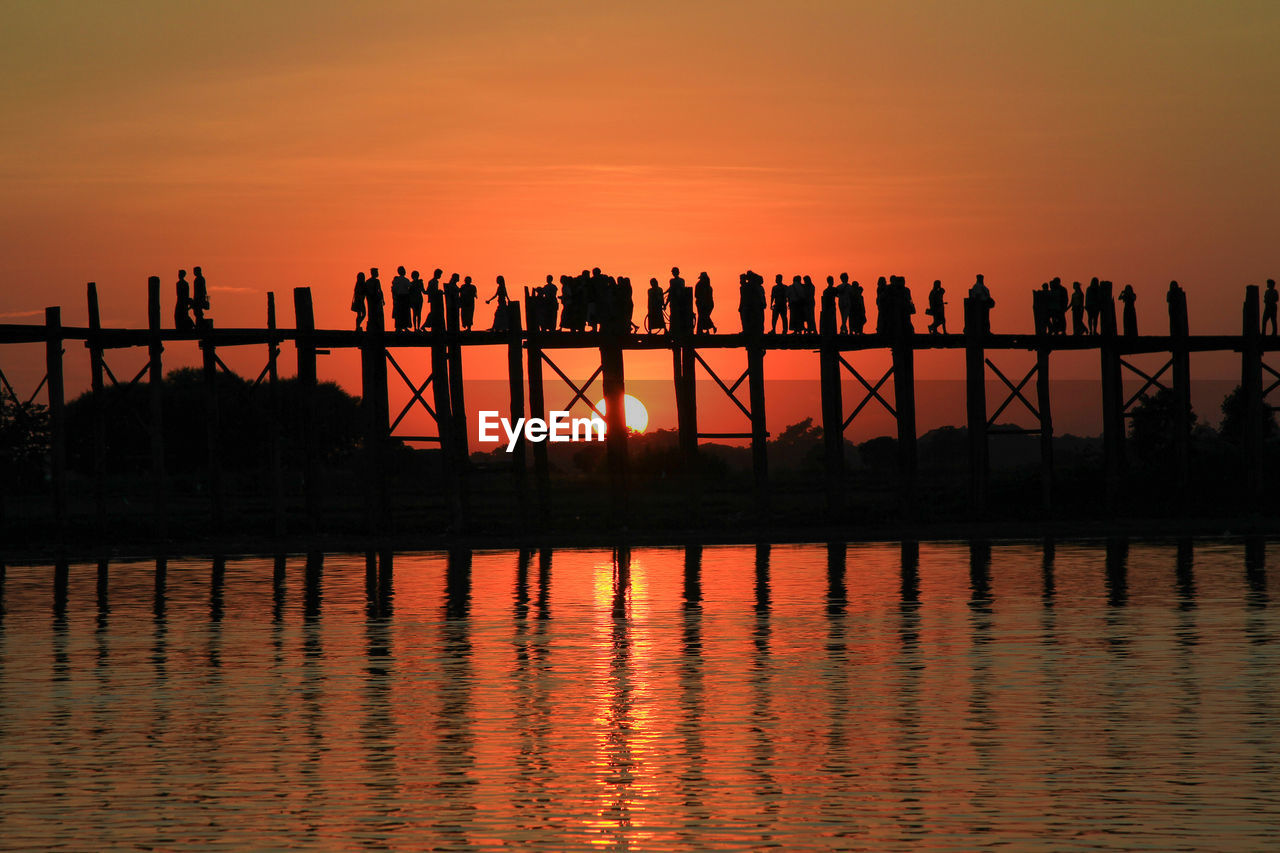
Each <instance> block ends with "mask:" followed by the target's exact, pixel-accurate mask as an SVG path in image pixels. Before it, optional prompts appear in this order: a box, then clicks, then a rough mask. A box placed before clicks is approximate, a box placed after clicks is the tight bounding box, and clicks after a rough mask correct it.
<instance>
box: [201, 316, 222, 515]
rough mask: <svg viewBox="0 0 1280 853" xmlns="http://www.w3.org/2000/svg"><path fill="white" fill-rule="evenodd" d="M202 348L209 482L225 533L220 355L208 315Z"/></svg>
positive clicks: (214, 508)
mask: <svg viewBox="0 0 1280 853" xmlns="http://www.w3.org/2000/svg"><path fill="white" fill-rule="evenodd" d="M200 350H201V353H202V355H203V357H204V423H205V436H206V438H207V441H208V445H209V454H208V464H209V470H208V473H207V476H206V484H207V485H208V488H209V510H210V514H211V516H212V521H213V531H214V532H215V533H222V532H223V524H224V521H225V519H224V516H223V495H222V454H221V452H220V451H221V448H220V447H219V435H218V433H219V429H218V426H219V425H218V355H217V350H216V349H215V348H214V343H213V321H212V320H210V319H208V318H205V321H204V323H203V324H201V327H200Z"/></svg>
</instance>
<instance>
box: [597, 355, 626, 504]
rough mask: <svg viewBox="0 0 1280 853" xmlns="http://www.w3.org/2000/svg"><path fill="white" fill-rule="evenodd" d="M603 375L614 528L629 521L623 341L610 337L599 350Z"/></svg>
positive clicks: (606, 440)
mask: <svg viewBox="0 0 1280 853" xmlns="http://www.w3.org/2000/svg"><path fill="white" fill-rule="evenodd" d="M600 366H601V367H602V368H603V372H604V404H605V413H604V414H605V430H606V431H605V442H606V445H605V451H606V454H607V458H608V464H609V495H610V498H611V500H610V505H611V509H612V517H613V518H612V521H613V524H614V526H615V527H621V526H624V525H625V524H626V519H627V504H628V501H627V497H628V496H627V488H628V484H627V412H626V403H625V396H626V382H625V380H624V377H623V370H622V338H621V336H620V335H609V336H608V337H607V339H606V341H605V343H604V344H602V345H601V347H600Z"/></svg>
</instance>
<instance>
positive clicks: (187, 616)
mask: <svg viewBox="0 0 1280 853" xmlns="http://www.w3.org/2000/svg"><path fill="white" fill-rule="evenodd" d="M1268 562H1269V561H1268V557H1267V555H1266V552H1265V548H1264V546H1263V545H1262V543H1261V542H1249V543H1245V542H1240V541H1214V542H1203V541H1197V542H1195V543H1194V544H1192V543H1191V542H1189V541H1188V542H1181V543H1172V542H1170V543H1159V542H1156V543H1146V542H1133V543H1124V542H1115V541H1113V542H1105V543H1104V542H1083V543H1063V542H1060V543H1058V544H1057V546H1056V548H1055V547H1050V548H1048V549H1046V548H1045V547H1044V546H1043V545H1042V544H1040V543H1030V544H1029V543H1012V542H1011V543H995V544H992V545H981V544H972V545H971V544H969V543H922V544H920V545H918V546H917V545H914V544H911V543H907V544H899V543H888V544H849V545H847V546H846V545H845V544H843V543H841V544H836V545H826V544H818V545H775V546H772V547H767V546H760V547H755V546H734V547H707V548H704V549H694V548H690V549H685V548H637V549H634V550H632V551H630V552H629V553H628V552H625V551H624V552H616V553H615V552H612V551H608V550H557V551H554V552H548V551H541V552H538V551H535V552H528V553H517V552H513V551H483V552H481V551H477V552H474V553H472V552H455V553H452V554H445V553H402V554H395V555H382V556H380V557H368V558H366V556H365V555H349V554H337V555H333V554H330V555H324V556H323V557H320V556H317V555H313V556H311V557H310V558H308V557H306V556H301V555H299V556H290V557H289V558H287V559H284V560H273V559H271V558H266V559H262V558H244V559H240V558H237V559H228V560H225V561H222V560H217V561H214V560H210V559H202V560H185V559H184V560H170V561H168V563H167V566H164V567H163V569H162V571H161V572H159V573H158V572H157V565H156V563H155V561H151V562H125V563H112V564H110V565H109V566H96V565H93V564H88V565H71V566H70V567H68V568H67V569H66V570H65V573H60V572H58V571H56V570H55V569H54V568H53V567H51V566H34V567H31V566H9V567H8V570H7V573H6V577H5V581H4V586H3V607H2V608H0V613H2V614H3V615H2V616H0V847H3V848H5V849H36V848H49V847H57V848H64V849H75V850H98V849H104V848H112V847H115V848H159V849H169V850H185V849H217V848H226V849H246V848H254V849H267V848H310V849H350V848H360V847H369V848H382V847H384V846H389V845H394V846H402V847H411V848H423V849H426V848H430V849H448V850H452V849H459V850H460V849H494V848H499V847H508V848H514V849H547V850H565V849H624V850H670V849H685V850H694V849H709V848H724V849H746V848H752V849H759V848H765V847H775V848H779V849H783V850H802V849H865V848H873V849H908V848H910V849H925V850H973V849H975V848H981V847H995V846H1012V847H1014V848H1016V849H1027V848H1037V847H1039V848H1051V849H1055V850H1070V849H1080V850H1096V849H1133V848H1143V849H1155V850H1172V849H1203V850H1227V849H1253V850H1256V849H1263V848H1273V849H1274V848H1275V847H1277V845H1280V772H1278V771H1280V753H1278V751H1277V746H1278V745H1280V742H1278V736H1280V691H1277V689H1276V686H1277V675H1280V643H1278V642H1277V639H1278V638H1280V619H1278V618H1277V608H1276V607H1275V606H1273V603H1272V601H1271V593H1270V592H1269V589H1270V588H1271V586H1274V582H1275V568H1274V567H1273V566H1269V565H1268ZM56 577H61V578H62V579H63V580H65V587H63V588H59V586H58V584H56V583H55V578H56ZM1269 581H1270V584H1271V586H1269Z"/></svg>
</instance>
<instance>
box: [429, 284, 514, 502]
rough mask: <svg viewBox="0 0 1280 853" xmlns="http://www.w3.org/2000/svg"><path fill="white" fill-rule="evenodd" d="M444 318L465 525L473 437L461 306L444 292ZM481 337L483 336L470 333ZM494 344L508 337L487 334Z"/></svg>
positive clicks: (458, 486) (455, 461)
mask: <svg viewBox="0 0 1280 853" xmlns="http://www.w3.org/2000/svg"><path fill="white" fill-rule="evenodd" d="M444 308H445V311H444V317H445V326H446V330H447V340H448V345H449V347H448V358H449V372H448V377H449V412H450V413H451V415H452V422H451V424H450V429H449V435H450V443H451V444H452V445H453V459H452V460H451V463H452V465H453V476H454V488H455V490H456V492H457V496H458V504H459V507H460V511H459V521H460V522H463V523H465V521H466V519H467V518H468V517H470V514H471V453H470V450H469V449H468V445H469V442H470V436H469V434H468V433H467V395H466V390H465V385H464V383H463V379H462V341H463V332H462V331H461V329H462V317H461V313H460V312H461V307H460V306H459V305H458V299H457V297H456V295H455V294H454V293H452V292H450V291H447V290H446V292H445V298H444ZM470 334H480V333H470ZM484 334H487V335H488V336H489V337H490V338H491V339H492V343H495V344H505V343H506V335H505V334H504V333H501V332H493V333H484Z"/></svg>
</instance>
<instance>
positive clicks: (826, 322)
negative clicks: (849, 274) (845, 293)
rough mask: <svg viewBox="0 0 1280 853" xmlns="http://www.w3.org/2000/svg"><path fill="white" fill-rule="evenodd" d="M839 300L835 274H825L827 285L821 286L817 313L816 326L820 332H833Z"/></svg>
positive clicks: (836, 326)
mask: <svg viewBox="0 0 1280 853" xmlns="http://www.w3.org/2000/svg"><path fill="white" fill-rule="evenodd" d="M839 301H840V291H838V290H837V289H836V278H835V276H832V275H829V276H827V286H826V287H824V288H822V310H821V312H820V313H819V315H818V323H819V326H818V328H819V329H820V330H821V331H822V334H824V335H827V334H835V332H836V329H837V328H838V327H839V324H838V322H837V320H836V312H837V311H838V310H839V309H838V308H837V304H838V303H839Z"/></svg>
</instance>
